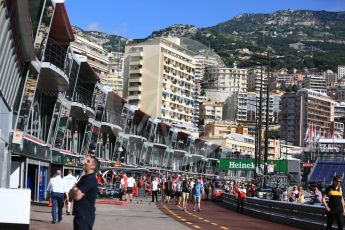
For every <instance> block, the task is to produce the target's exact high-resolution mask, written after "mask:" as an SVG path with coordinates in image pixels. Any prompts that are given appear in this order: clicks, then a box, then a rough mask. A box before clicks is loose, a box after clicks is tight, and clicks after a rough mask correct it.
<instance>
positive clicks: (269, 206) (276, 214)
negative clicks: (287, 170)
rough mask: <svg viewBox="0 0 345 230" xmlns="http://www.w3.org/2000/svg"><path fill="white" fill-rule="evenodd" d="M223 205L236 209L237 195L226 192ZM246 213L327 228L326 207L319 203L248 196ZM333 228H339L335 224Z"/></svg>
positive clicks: (303, 226) (273, 220)
mask: <svg viewBox="0 0 345 230" xmlns="http://www.w3.org/2000/svg"><path fill="white" fill-rule="evenodd" d="M221 205H222V206H223V207H226V208H229V209H232V210H236V207H237V201H236V197H235V196H234V195H230V194H225V193H224V194H223V196H222V203H221ZM244 214H245V215H250V216H254V217H257V218H260V219H265V220H269V221H272V222H276V223H281V224H285V225H290V226H294V227H298V228H301V229H315V230H316V229H320V230H321V229H325V228H326V216H325V211H324V208H323V207H322V206H318V205H309V204H296V203H290V202H282V201H275V200H264V199H259V198H251V197H247V198H246V202H245V205H244ZM333 229H337V228H336V227H335V226H333Z"/></svg>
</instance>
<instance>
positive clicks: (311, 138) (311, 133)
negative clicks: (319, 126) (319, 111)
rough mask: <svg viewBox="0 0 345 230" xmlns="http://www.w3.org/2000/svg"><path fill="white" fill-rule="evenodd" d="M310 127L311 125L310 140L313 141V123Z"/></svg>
mask: <svg viewBox="0 0 345 230" xmlns="http://www.w3.org/2000/svg"><path fill="white" fill-rule="evenodd" d="M309 127H310V130H309V142H312V141H313V132H314V130H313V125H312V124H310V125H309Z"/></svg>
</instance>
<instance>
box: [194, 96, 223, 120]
mask: <svg viewBox="0 0 345 230" xmlns="http://www.w3.org/2000/svg"><path fill="white" fill-rule="evenodd" d="M222 114H223V105H222V104H221V103H217V102H212V101H205V102H202V103H201V104H200V119H202V120H203V123H204V124H208V123H210V122H212V121H219V120H222Z"/></svg>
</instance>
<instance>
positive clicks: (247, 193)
mask: <svg viewBox="0 0 345 230" xmlns="http://www.w3.org/2000/svg"><path fill="white" fill-rule="evenodd" d="M94 159H96V158H87V159H86V163H85V164H84V172H85V175H83V176H82V177H81V178H79V180H77V178H76V177H75V176H73V175H72V171H68V173H67V175H66V176H65V177H63V178H62V177H61V170H57V171H56V174H55V176H54V177H52V178H51V180H50V182H49V184H48V191H49V192H50V193H51V199H52V219H53V220H52V223H56V222H61V221H62V208H63V206H64V204H65V205H66V214H67V215H70V214H71V203H72V202H74V205H73V206H74V208H73V215H75V218H74V229H90V227H91V228H92V225H93V223H94V218H95V211H94V210H95V200H96V197H97V195H98V196H99V195H101V194H102V193H104V190H103V188H104V186H113V187H114V188H115V187H116V186H115V184H118V198H119V200H120V201H126V202H129V203H130V202H132V201H133V197H141V198H143V197H151V202H150V204H151V203H154V202H159V201H160V202H162V203H163V205H164V204H169V203H173V204H175V205H177V206H178V207H180V209H181V210H182V211H186V210H187V207H188V208H190V209H191V210H193V211H195V212H200V211H201V200H202V198H204V199H205V200H208V199H210V198H211V199H215V198H217V194H218V192H219V191H220V193H219V194H222V193H229V194H233V195H235V197H236V200H237V211H238V212H241V213H243V211H244V206H245V201H246V198H247V197H252V198H254V197H255V198H265V199H271V200H275V201H280V202H290V203H297V204H313V205H320V206H321V205H322V206H323V207H324V208H325V210H326V214H327V226H328V227H327V229H330V228H329V226H331V225H332V223H333V221H334V220H335V221H337V224H338V226H340V227H341V229H342V226H343V222H344V221H343V220H344V219H343V215H344V214H345V212H344V206H345V204H344V199H343V196H342V191H341V186H340V182H341V177H339V176H336V177H334V178H333V184H332V185H331V186H329V187H327V188H326V189H325V191H324V193H322V192H321V190H320V189H319V188H318V186H313V187H312V188H311V193H306V192H305V191H304V189H303V187H302V186H292V187H291V188H290V187H288V186H285V187H281V186H279V185H276V186H274V187H271V188H268V187H266V188H265V189H263V188H262V186H258V184H259V183H257V182H256V181H239V182H238V181H235V180H224V179H219V178H206V177H187V176H182V175H178V174H175V175H161V174H151V175H150V174H147V173H128V172H127V173H126V172H119V173H118V174H115V173H114V172H111V176H110V177H108V176H107V174H105V175H104V174H101V173H98V174H97V175H96V172H97V171H98V169H99V162H98V164H97V162H96V163H95V160H94ZM96 160H97V159H96ZM102 175H103V176H102ZM306 196H307V197H306ZM326 198H327V199H326ZM139 202H140V203H142V199H137V203H139ZM187 204H190V205H189V206H187ZM56 208H57V209H58V212H57V213H56ZM85 210H88V211H87V212H85ZM85 217H88V221H85Z"/></svg>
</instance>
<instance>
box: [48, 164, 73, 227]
mask: <svg viewBox="0 0 345 230" xmlns="http://www.w3.org/2000/svg"><path fill="white" fill-rule="evenodd" d="M47 191H48V192H50V193H51V196H50V197H51V199H52V202H53V205H52V217H53V220H52V224H55V223H56V205H57V207H58V222H61V221H62V208H63V199H64V194H65V195H66V197H67V199H68V190H67V188H66V184H65V181H64V180H63V179H62V178H61V170H56V173H55V177H53V178H51V179H50V181H49V184H48V187H47Z"/></svg>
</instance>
